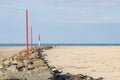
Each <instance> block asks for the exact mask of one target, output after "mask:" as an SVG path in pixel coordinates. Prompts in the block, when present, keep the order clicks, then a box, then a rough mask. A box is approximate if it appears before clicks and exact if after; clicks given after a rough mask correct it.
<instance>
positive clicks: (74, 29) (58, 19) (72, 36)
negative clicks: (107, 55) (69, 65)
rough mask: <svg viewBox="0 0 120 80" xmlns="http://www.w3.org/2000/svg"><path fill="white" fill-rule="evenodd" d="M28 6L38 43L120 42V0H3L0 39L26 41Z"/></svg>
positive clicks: (1, 1)
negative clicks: (39, 38) (26, 12)
mask: <svg viewBox="0 0 120 80" xmlns="http://www.w3.org/2000/svg"><path fill="white" fill-rule="evenodd" d="M26 9H28V12H29V34H30V27H31V26H32V27H33V42H34V43H37V42H38V41H37V40H38V39H37V36H38V34H39V33H40V37H41V43H76V44H77V43H79V44H80V43H112V44H114V43H115V44H118V43H120V0H0V43H25V41H26V40H25V39H26V38H25V25H26V23H25V11H26ZM29 36H30V35H29ZM29 39H30V37H29ZM29 42H30V41H29Z"/></svg>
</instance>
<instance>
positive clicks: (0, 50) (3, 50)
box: [0, 47, 25, 61]
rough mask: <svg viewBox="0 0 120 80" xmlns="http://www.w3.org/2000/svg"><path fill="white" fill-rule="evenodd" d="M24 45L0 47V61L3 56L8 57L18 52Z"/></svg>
mask: <svg viewBox="0 0 120 80" xmlns="http://www.w3.org/2000/svg"><path fill="white" fill-rule="evenodd" d="M24 48H25V47H0V61H1V60H2V59H4V58H9V57H11V56H12V55H14V54H17V53H19V52H20V51H21V50H23V49H24Z"/></svg>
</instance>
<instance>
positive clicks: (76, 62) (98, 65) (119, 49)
mask: <svg viewBox="0 0 120 80" xmlns="http://www.w3.org/2000/svg"><path fill="white" fill-rule="evenodd" d="M23 48H24V47H0V60H2V58H8V57H10V56H12V55H14V54H17V53H18V52H19V51H21V50H23ZM44 54H47V56H46V59H47V60H48V63H49V65H53V66H56V67H58V68H61V69H62V71H63V73H67V72H69V73H72V74H84V75H90V76H92V77H95V78H98V77H104V78H105V79H104V80H120V46H106V47H105V46H59V47H54V48H53V49H51V50H46V51H44Z"/></svg>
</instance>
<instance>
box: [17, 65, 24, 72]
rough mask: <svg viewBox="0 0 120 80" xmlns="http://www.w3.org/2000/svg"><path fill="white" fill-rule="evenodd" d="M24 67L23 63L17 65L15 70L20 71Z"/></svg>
mask: <svg viewBox="0 0 120 80" xmlns="http://www.w3.org/2000/svg"><path fill="white" fill-rule="evenodd" d="M23 67H25V65H24V64H23V63H18V65H17V66H16V68H17V69H18V70H19V71H21V70H22V68H23Z"/></svg>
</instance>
